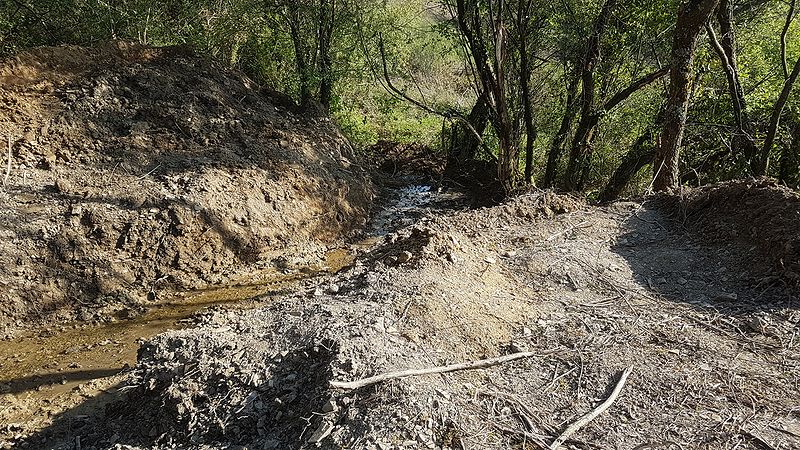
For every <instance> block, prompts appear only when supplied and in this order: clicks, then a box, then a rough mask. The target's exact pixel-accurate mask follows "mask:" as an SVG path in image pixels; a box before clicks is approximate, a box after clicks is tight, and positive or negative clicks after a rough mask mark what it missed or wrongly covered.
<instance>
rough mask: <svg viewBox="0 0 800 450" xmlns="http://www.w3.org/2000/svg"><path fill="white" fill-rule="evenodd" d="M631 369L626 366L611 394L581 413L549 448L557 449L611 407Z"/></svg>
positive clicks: (631, 367)
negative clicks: (588, 410) (595, 405)
mask: <svg viewBox="0 0 800 450" xmlns="http://www.w3.org/2000/svg"><path fill="white" fill-rule="evenodd" d="M632 371H633V366H630V367H628V368H627V369H625V371H624V372H622V375H621V376H620V377H619V381H618V382H617V385H616V386H615V387H614V391H613V392H611V395H610V396H609V397H608V398H607V399H606V401H604V402H603V403H601V404H600V405H599V406H598V407H597V408H595V409H593V410H592V411H590V412H589V413H587V414H585V415H583V416H582V417H581V418H580V419H578V420H577V421H575V422H574V423H573V424H572V425H570V426H568V427H567V429H566V430H564V432H563V433H561V435H560V436H559V437H557V438H556V440H554V441H553V443H552V444H550V450H558V448H559V447H560V446H561V444H563V443H564V442H566V441H567V440H568V439H569V438H570V437H572V435H573V434H575V433H577V432H578V430H580V429H581V428H583V427H585V426H586V425H587V424H589V422H591V421H593V420H594V419H595V418H597V416H599V415H600V414H603V412H605V410H607V409H608V408H610V407H611V405H612V404H613V403H614V402H615V401H616V400H617V397H619V393H620V392H621V391H622V388H623V387H624V386H625V381H627V379H628V375H630V374H631V372H632Z"/></svg>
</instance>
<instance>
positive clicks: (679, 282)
mask: <svg viewBox="0 0 800 450" xmlns="http://www.w3.org/2000/svg"><path fill="white" fill-rule="evenodd" d="M675 281H677V282H678V284H686V283H688V282H689V281H687V280H686V278H683V277H678V279H677V280H675Z"/></svg>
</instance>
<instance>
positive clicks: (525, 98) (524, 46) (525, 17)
mask: <svg viewBox="0 0 800 450" xmlns="http://www.w3.org/2000/svg"><path fill="white" fill-rule="evenodd" d="M530 9H531V2H530V0H529V1H527V4H526V2H525V0H519V4H518V7H517V30H518V33H519V46H520V67H519V71H520V74H519V75H520V88H521V90H522V108H523V113H522V115H523V122H524V124H525V175H524V177H525V183H526V184H532V183H533V146H534V144H535V143H536V138H537V137H538V130H537V129H536V124H535V123H534V121H533V105H531V90H530V77H531V67H530V61H529V60H528V21H529V20H530V17H529V16H530Z"/></svg>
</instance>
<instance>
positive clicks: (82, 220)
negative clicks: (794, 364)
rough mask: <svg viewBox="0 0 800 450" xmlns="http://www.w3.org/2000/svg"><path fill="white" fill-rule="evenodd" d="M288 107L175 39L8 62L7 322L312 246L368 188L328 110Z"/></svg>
mask: <svg viewBox="0 0 800 450" xmlns="http://www.w3.org/2000/svg"><path fill="white" fill-rule="evenodd" d="M288 106H289V105H288V103H287V102H286V101H285V99H283V98H282V97H281V96H280V95H278V94H275V93H270V92H267V91H265V90H263V89H260V88H259V87H258V86H256V85H254V84H253V83H252V82H250V81H249V80H248V79H247V78H246V77H244V76H243V75H241V74H239V73H235V72H230V71H225V70H221V69H220V68H218V67H215V66H214V65H212V64H210V63H208V62H205V61H203V60H200V59H198V58H195V57H193V56H191V55H190V54H189V53H188V52H186V51H185V50H182V49H180V48H165V49H153V48H145V47H140V46H135V45H128V44H124V43H115V44H110V45H106V46H104V47H102V48H98V49H88V48H81V47H57V48H40V49H34V50H31V51H30V52H28V53H24V54H21V55H18V56H17V57H14V58H12V59H9V60H6V61H2V62H0V138H2V141H3V142H2V145H0V149H2V152H0V153H2V156H3V158H2V159H3V161H6V159H5V157H6V144H8V145H10V147H11V153H12V164H11V169H10V176H9V177H8V180H7V183H6V185H5V188H4V189H1V190H0V286H2V289H0V325H2V324H5V323H9V322H12V321H15V320H16V321H17V322H16V323H17V324H21V323H22V322H23V321H26V320H28V319H31V318H39V317H43V316H46V315H47V313H48V312H51V311H65V307H66V311H74V310H75V306H80V308H78V309H79V311H78V312H79V313H80V315H79V318H80V319H83V320H89V319H92V318H94V317H98V318H101V317H106V316H107V315H108V314H109V313H110V312H113V311H110V310H106V311H102V307H103V306H104V305H107V304H117V303H120V302H121V303H127V304H136V303H138V302H139V301H141V300H143V299H144V298H145V297H147V296H148V295H149V296H150V297H151V300H152V297H153V296H154V295H157V294H158V293H159V292H162V291H163V290H164V289H167V288H170V287H178V288H195V287H200V286H203V285H206V284H210V283H219V282H223V281H225V280H228V279H230V278H231V277H232V276H234V275H236V276H252V277H256V276H257V275H247V273H250V272H258V271H259V270H262V269H265V270H266V269H269V268H273V267H275V266H278V267H280V268H283V267H286V266H288V267H290V268H291V267H292V266H293V265H295V264H298V263H302V264H308V263H309V261H317V260H319V258H320V257H321V255H322V252H323V251H324V249H325V247H326V245H328V244H331V243H332V242H335V241H337V240H339V239H341V238H342V237H343V236H344V235H345V234H347V233H348V232H349V231H351V230H353V229H354V228H355V227H359V226H361V225H362V224H363V223H364V221H365V217H366V213H367V209H368V206H369V203H370V200H371V197H372V189H371V185H370V182H369V181H368V180H367V178H366V177H365V174H364V172H363V170H362V169H361V168H360V167H359V166H358V165H355V164H353V163H352V161H353V155H352V153H351V147H350V146H349V144H348V143H347V142H346V140H345V139H344V138H343V137H342V136H341V135H340V134H339V133H338V131H337V130H336V129H335V127H334V126H333V125H332V124H331V123H330V122H329V120H328V119H324V118H323V119H314V118H306V117H303V116H302V115H299V114H295V113H293V112H292V111H291V110H290V108H288ZM2 174H3V175H5V163H4V164H3V172H2ZM245 269H246V270H245ZM246 272H247V273H246ZM107 309H108V308H107ZM98 311H100V312H99V313H98Z"/></svg>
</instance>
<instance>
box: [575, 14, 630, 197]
mask: <svg viewBox="0 0 800 450" xmlns="http://www.w3.org/2000/svg"><path fill="white" fill-rule="evenodd" d="M616 3H617V2H616V0H606V1H605V3H604V4H603V8H602V9H601V10H600V14H599V15H598V16H597V19H596V20H595V22H594V26H593V27H592V34H591V35H590V36H589V39H588V41H587V42H586V53H585V56H584V60H583V68H582V70H581V119H580V122H578V128H577V130H575V137H574V138H573V140H572V147H571V149H570V155H569V161H568V162H567V172H566V174H565V176H564V189H565V190H567V191H575V190H580V189H582V188H583V186H582V184H583V183H582V182H581V178H582V175H583V173H584V169H585V166H586V164H588V161H587V159H588V157H587V154H588V153H589V139H590V137H591V129H592V128H593V127H594V125H595V124H596V123H597V120H596V118H594V117H593V116H594V114H593V113H594V102H595V86H594V84H595V83H594V72H595V69H597V64H598V63H599V62H600V39H601V38H602V36H603V33H604V32H605V29H606V26H607V25H608V22H609V19H610V18H611V11H612V10H613V9H614V7H615V6H616ZM593 122H594V123H593Z"/></svg>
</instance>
